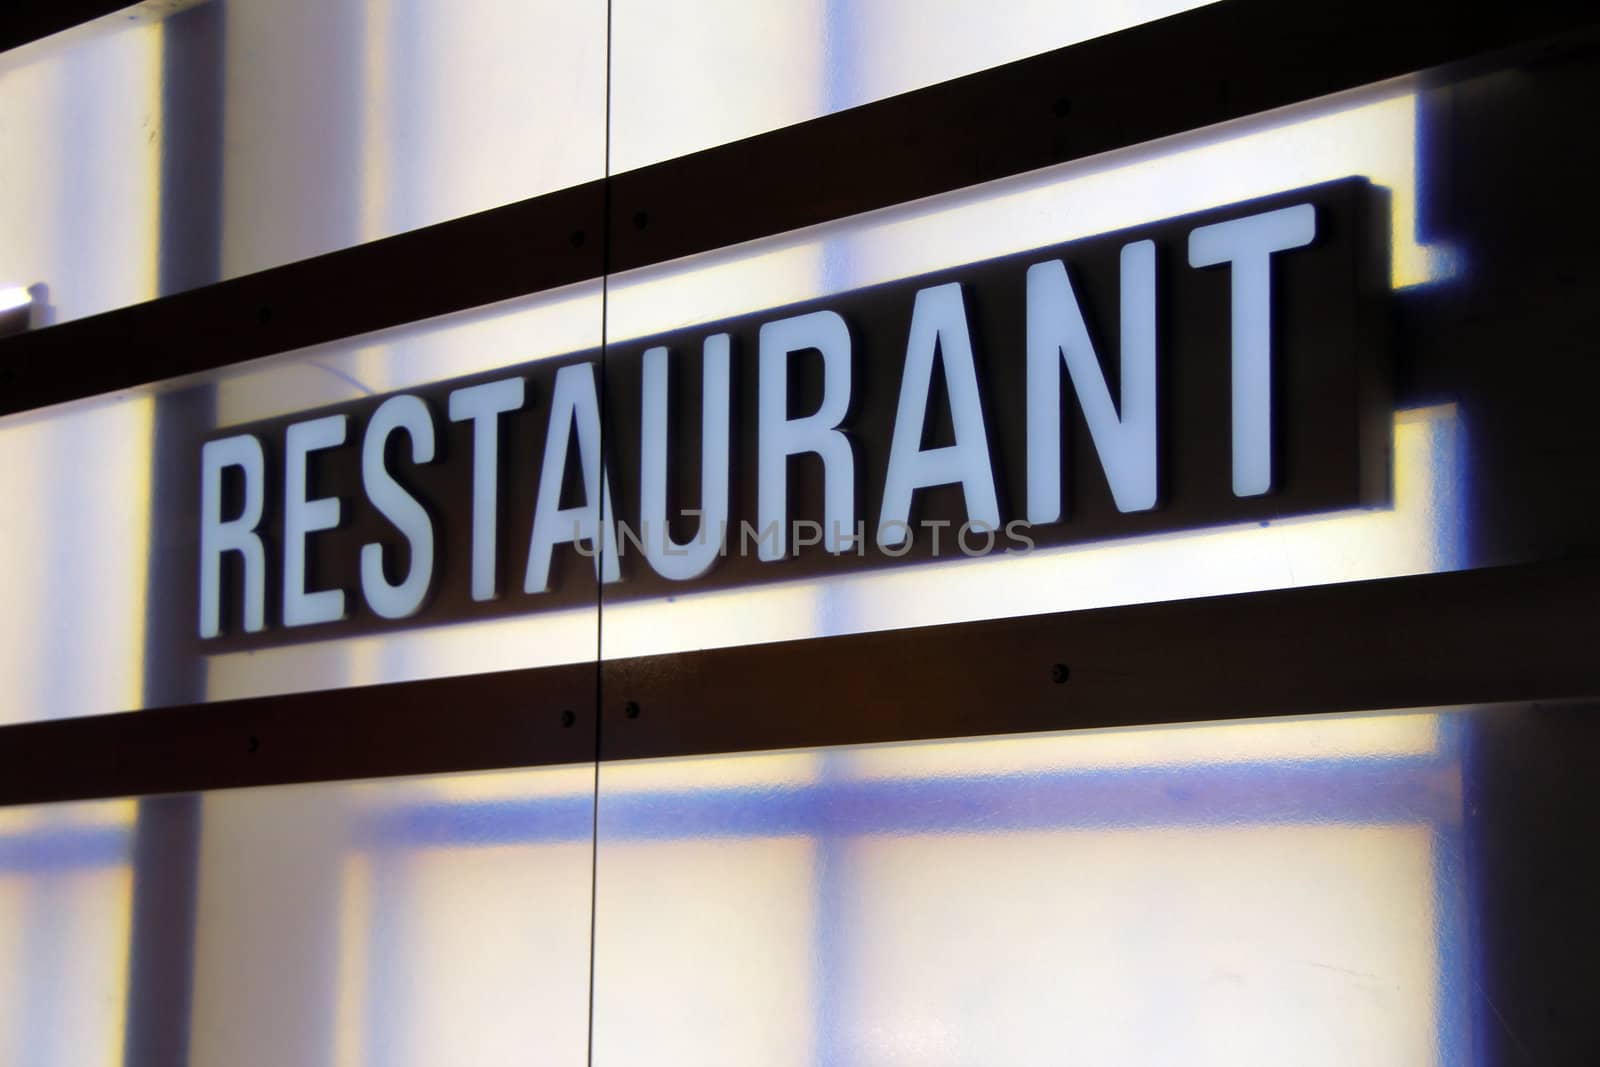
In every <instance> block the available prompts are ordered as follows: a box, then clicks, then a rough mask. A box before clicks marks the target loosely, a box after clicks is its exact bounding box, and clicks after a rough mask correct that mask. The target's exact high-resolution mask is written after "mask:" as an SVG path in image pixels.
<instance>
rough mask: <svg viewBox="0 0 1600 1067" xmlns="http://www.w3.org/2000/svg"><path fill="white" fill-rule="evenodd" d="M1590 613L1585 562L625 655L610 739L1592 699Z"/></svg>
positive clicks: (668, 745)
mask: <svg viewBox="0 0 1600 1067" xmlns="http://www.w3.org/2000/svg"><path fill="white" fill-rule="evenodd" d="M1597 623H1600V561H1581V562H1566V563H1560V564H1528V565H1522V566H1515V567H1500V568H1490V569H1486V570H1479V571H1459V572H1452V573H1445V574H1434V575H1423V576H1418V577H1407V578H1395V579H1384V580H1380V581H1368V582H1353V583H1348V584H1341V585H1327V586H1317V587H1312V588H1303V589H1285V590H1279V591H1273V592H1265V593H1249V594H1239V595H1234V596H1223V597H1209V598H1205V599H1197V600H1183V601H1170V602H1166V603H1159V604H1141V605H1134V606H1129V607H1116V608H1105V609H1100V610H1093V611H1084V612H1076V613H1072V612H1069V613H1065V614H1058V615H1040V616H1033V617H1024V618H1015V619H1003V620H997V621H994V622H981V623H967V624H960V625H953V626H940V627H930V628H925V629H916V630H898V631H891V632H887V633H879V634H868V635H862V636H851V637H840V638H826V639H820V640H811V641H793V642H784V643H777V644H769V645H754V646H748V647H743V648H728V649H716V650H711V651H704V652H694V653H686V654H679V655H671V656H652V657H645V658H640V659H633V660H619V661H615V662H611V663H607V664H605V665H604V671H605V675H606V678H605V683H604V691H605V693H606V694H607V700H608V702H609V704H610V705H615V706H607V707H606V708H604V709H602V714H601V723H602V727H603V732H602V737H601V743H600V753H601V757H602V758H603V759H627V758H634V757H644V756H671V755H687V754H697V753H708V752H733V751H748V750H757V749H775V748H795V747H804V746H813V745H838V744H851V743H860V742H873V741H902V740H912V739H922V738H936V737H966V736H975V735H981V734H999V733H1020V732H1027V731H1040V730H1066V729H1084V728H1095V727H1112V726H1136V725H1146V724H1157V723H1175V722H1187V721H1207V720H1220V719H1237V718H1248V717H1258V716H1273V715H1296V714H1309V713H1315V712H1335V711H1359V710H1369V709H1382V708H1405V707H1428V706H1439V705H1447V704H1462V703H1477V702H1485V703H1487V702H1498V701H1513V700H1536V699H1556V698H1566V697H1579V696H1586V695H1589V694H1593V693H1596V692H1600V659H1597V658H1596V657H1595V655H1594V651H1593V634H1594V633H1595V632H1596V629H1595V627H1596V625H1597ZM625 704H627V705H632V708H631V709H630V710H633V711H634V712H635V714H633V715H631V716H630V715H625V714H621V713H620V712H621V711H622V710H623V707H624V705H625Z"/></svg>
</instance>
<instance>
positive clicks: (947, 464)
mask: <svg viewBox="0 0 1600 1067" xmlns="http://www.w3.org/2000/svg"><path fill="white" fill-rule="evenodd" d="M935 351H937V352H938V353H939V358H940V359H942V360H943V361H944V380H945V386H946V388H947V389H948V391H949V394H950V423H951V428H952V429H953V430H954V431H955V438H956V442H955V444H953V445H946V446H945V447H943V448H931V449H928V450H927V451H923V449H922V429H923V419H924V417H925V416H926V414H927V410H928V390H929V389H930V388H932V383H933V356H934V352H935ZM955 482H960V483H961V492H962V495H963V496H965V497H966V503H967V515H968V516H969V517H970V518H971V519H974V520H976V521H978V522H981V523H984V524H985V525H987V526H989V527H991V528H995V527H998V526H999V525H1000V504H999V502H998V501H997V500H996V499H995V493H994V470H993V468H992V467H991V466H990V465H989V439H988V437H987V435H986V433H985V431H984V426H983V403H982V401H981V400H980V399H979V397H978V373H977V371H976V370H975V369H974V367H973V365H972V338H971V336H970V335H969V334H968V332H967V310H966V307H965V305H964V304H963V303H962V300H961V285H960V283H959V282H950V283H948V284H946V285H940V286H935V287H934V288H931V289H923V290H921V291H920V292H918V293H917V302H916V306H915V308H914V309H913V310H912V312H911V337H910V340H909V341H907V343H906V366H905V373H904V376H903V377H902V378H901V380H900V407H899V409H898V410H897V411H896V412H895V417H894V442H893V444H891V445H890V447H889V474H888V477H887V478H886V479H885V481H884V486H883V513H882V514H881V515H880V516H879V518H878V544H879V545H880V546H885V547H887V546H889V545H891V544H894V545H898V544H899V543H900V541H894V542H889V541H886V540H884V538H885V537H887V536H888V534H887V533H886V530H887V526H888V524H889V523H897V524H898V525H899V526H900V527H901V528H902V529H904V528H905V527H906V525H907V523H908V522H909V521H910V518H911V493H912V491H913V490H916V489H923V488H926V487H928V486H933V485H951V484H953V483H955ZM901 540H904V538H901Z"/></svg>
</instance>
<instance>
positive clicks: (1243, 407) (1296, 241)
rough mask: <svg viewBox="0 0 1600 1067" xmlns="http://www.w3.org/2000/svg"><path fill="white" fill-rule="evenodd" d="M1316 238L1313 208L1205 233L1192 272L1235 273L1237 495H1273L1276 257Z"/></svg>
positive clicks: (1192, 256)
mask: <svg viewBox="0 0 1600 1067" xmlns="http://www.w3.org/2000/svg"><path fill="white" fill-rule="evenodd" d="M1316 235H1317V212H1316V209H1315V208H1313V207H1312V206H1311V205H1310V204H1296V205H1295V206H1294V207H1286V208H1279V209H1278V210H1277V211H1267V212H1263V213H1262V214H1260V215H1251V216H1249V217H1247V218H1242V219H1233V220H1231V221H1228V222H1218V223H1215V224H1213V225H1211V226H1202V227H1200V228H1199V229H1197V230H1195V231H1194V232H1193V233H1191V234H1190V235H1189V266H1191V267H1212V266H1216V265H1217V264H1219V263H1230V264H1232V265H1233V495H1234V496H1260V495H1261V494H1262V493H1265V492H1267V491H1269V490H1270V489H1271V488H1272V253H1274V252H1285V251H1288V250H1289V249H1291V248H1303V247H1304V246H1306V245H1308V244H1310V243H1311V241H1312V239H1313V238H1315V237H1316Z"/></svg>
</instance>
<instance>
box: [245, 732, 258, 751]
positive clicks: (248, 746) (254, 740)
mask: <svg viewBox="0 0 1600 1067" xmlns="http://www.w3.org/2000/svg"><path fill="white" fill-rule="evenodd" d="M244 750H245V751H246V752H259V751H260V750H261V739H260V738H259V737H255V736H254V735H252V736H251V737H250V738H249V739H247V740H246V741H245V743H244Z"/></svg>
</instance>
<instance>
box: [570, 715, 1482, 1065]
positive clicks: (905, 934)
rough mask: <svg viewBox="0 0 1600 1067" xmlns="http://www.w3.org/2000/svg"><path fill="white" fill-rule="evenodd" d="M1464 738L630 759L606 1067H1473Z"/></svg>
mask: <svg viewBox="0 0 1600 1067" xmlns="http://www.w3.org/2000/svg"><path fill="white" fill-rule="evenodd" d="M1462 718H1463V717H1462V716H1459V715H1455V714H1448V713H1447V714H1436V713H1418V714H1385V715H1372V716H1351V717H1342V718H1338V717H1336V718H1320V719H1306V720H1280V721H1273V722H1265V721H1263V722H1242V723H1232V724H1226V725H1196V726H1185V727H1177V728H1158V729H1135V730H1118V731H1104V732H1087V733H1082V732H1080V733H1071V734H1059V735H1038V736H1030V737H1017V738H1001V739H973V740H957V741H941V742H934V743H915V744H901V745H879V746H868V747H860V748H845V749H819V750H807V751H792V752H781V753H764V754H752V755H739V756H708V757H699V758H687V759H677V760H651V761H639V762H623V763H603V764H602V765H601V768H600V802H599V822H598V824H597V848H598V859H597V865H596V879H597V881H596V888H597V895H596V916H595V918H596V926H595V937H596V941H595V1002H594V1012H595V1019H594V1042H595V1045H594V1062H595V1063H596V1064H601V1065H607V1067H609V1065H619V1064H636V1063H637V1064H643V1063H684V1064H689V1063H693V1064H739V1063H757V1062H759V1063H770V1064H797V1065H800V1064H816V1063H827V1064H843V1063H863V1064H869V1063H870V1064H918V1065H927V1064H976V1063H1000V1062H1003V1063H1008V1064H1034V1063H1037V1064H1050V1063H1062V1062H1088V1063H1129V1064H1136V1063H1137V1064H1154V1063H1173V1062H1180V1061H1181V1062H1184V1063H1203V1064H1212V1063H1214V1064H1219V1065H1221V1064H1228V1065H1240V1064H1263V1065H1266V1064H1277V1063H1285V1062H1293V1063H1301V1064H1320V1063H1326V1064H1330V1065H1332V1064H1343V1063H1350V1062H1361V1063H1369V1064H1391V1063H1392V1064H1396V1065H1412V1067H1415V1065H1420V1064H1430V1063H1437V1064H1459V1063H1462V1062H1464V1060H1463V1059H1462V1056H1461V1053H1462V1050H1463V1049H1464V1048H1465V1047H1466V1046H1465V1045H1464V1044H1463V1043H1464V1042H1466V1041H1467V1035H1466V1034H1465V1033H1464V1032H1463V1026H1462V1023H1463V1019H1464V1017H1465V1016H1464V1012H1465V1009H1466V1004H1465V1001H1464V999H1463V998H1464V993H1463V989H1462V985H1461V983H1460V979H1461V977H1462V975H1461V974H1460V973H1459V968H1460V967H1461V966H1463V963H1462V961H1461V959H1460V958H1459V957H1458V956H1457V955H1456V954H1455V946H1456V945H1457V943H1459V942H1460V940H1461V939H1462V938H1464V937H1465V935H1466V930H1467V925H1466V922H1467V920H1466V913H1465V910H1464V895H1465V893H1466V889H1467V887H1466V885H1465V883H1464V876H1465V871H1464V869H1463V867H1462V866H1461V848H1460V845H1459V835H1460V833H1461V829H1462V807H1461V796H1460V790H1461V765H1460V753H1459V750H1458V744H1457V741H1456V740H1455V739H1456V737H1457V733H1458V730H1459V729H1460V728H1461V725H1462V724H1461V719H1462Z"/></svg>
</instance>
